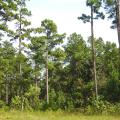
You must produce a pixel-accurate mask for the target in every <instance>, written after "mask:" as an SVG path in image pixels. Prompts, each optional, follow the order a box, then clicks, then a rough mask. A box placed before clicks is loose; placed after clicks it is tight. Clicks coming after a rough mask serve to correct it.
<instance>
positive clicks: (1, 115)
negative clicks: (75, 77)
mask: <svg viewBox="0 0 120 120" xmlns="http://www.w3.org/2000/svg"><path fill="white" fill-rule="evenodd" d="M0 120H120V116H107V115H102V116H101V115H99V116H97V115H96V116H95V115H93V116H85V115H81V114H79V113H76V114H75V113H64V112H61V111H59V112H52V111H47V112H25V111H24V112H20V111H9V112H5V111H0Z"/></svg>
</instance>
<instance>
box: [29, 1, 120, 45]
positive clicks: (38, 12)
mask: <svg viewBox="0 0 120 120" xmlns="http://www.w3.org/2000/svg"><path fill="white" fill-rule="evenodd" d="M85 1H86V0H31V1H30V2H28V4H27V5H28V9H29V10H31V12H32V17H31V21H32V25H33V26H34V27H38V26H40V24H41V21H42V20H44V19H46V18H48V19H52V20H53V21H54V22H55V23H56V25H57V27H58V32H59V33H66V34H67V36H69V35H70V34H71V33H73V32H76V33H78V34H81V35H82V36H83V37H84V39H86V40H87V38H88V37H89V36H90V24H89V23H87V24H84V23H83V22H82V21H80V20H78V19H77V17H78V16H80V15H81V14H82V13H87V14H89V8H88V7H86V5H85ZM110 25H111V22H110V21H109V20H108V19H107V20H104V21H103V20H97V21H96V22H95V24H94V32H95V37H102V38H103V39H104V40H105V41H111V42H115V43H118V42H117V32H116V30H112V29H110Z"/></svg>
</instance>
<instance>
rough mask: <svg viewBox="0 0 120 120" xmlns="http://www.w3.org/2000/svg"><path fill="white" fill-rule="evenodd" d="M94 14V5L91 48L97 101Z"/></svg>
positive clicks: (92, 9) (92, 10)
mask: <svg viewBox="0 0 120 120" xmlns="http://www.w3.org/2000/svg"><path fill="white" fill-rule="evenodd" d="M93 12H94V8H93V5H91V46H92V60H93V79H94V84H95V95H96V99H97V98H98V86H97V77H96V60H95V57H96V55H95V54H96V53H95V40H94V28H93V26H94V23H93Z"/></svg>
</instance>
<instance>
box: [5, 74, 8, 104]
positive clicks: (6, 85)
mask: <svg viewBox="0 0 120 120" xmlns="http://www.w3.org/2000/svg"><path fill="white" fill-rule="evenodd" d="M6 77H7V76H6ZM5 91H6V97H5V98H6V104H8V79H7V78H6V84H5Z"/></svg>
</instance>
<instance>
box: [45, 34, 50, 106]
mask: <svg viewBox="0 0 120 120" xmlns="http://www.w3.org/2000/svg"><path fill="white" fill-rule="evenodd" d="M48 39H49V33H48V32H47V40H46V43H45V44H46V102H47V104H49V85H48Z"/></svg>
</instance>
